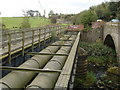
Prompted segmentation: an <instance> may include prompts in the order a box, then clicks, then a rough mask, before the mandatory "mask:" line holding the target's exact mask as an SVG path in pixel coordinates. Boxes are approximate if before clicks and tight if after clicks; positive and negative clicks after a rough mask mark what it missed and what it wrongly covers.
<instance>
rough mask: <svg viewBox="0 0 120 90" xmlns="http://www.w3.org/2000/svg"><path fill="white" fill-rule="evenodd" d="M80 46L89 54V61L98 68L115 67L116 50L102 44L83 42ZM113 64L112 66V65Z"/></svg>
mask: <svg viewBox="0 0 120 90" xmlns="http://www.w3.org/2000/svg"><path fill="white" fill-rule="evenodd" d="M80 46H81V47H82V48H84V49H85V50H86V51H87V52H88V54H89V57H88V61H89V62H92V63H95V64H96V65H97V66H106V65H107V66H108V67H109V66H113V65H115V64H116V62H117V60H116V52H115V50H113V49H111V48H109V47H107V46H105V45H103V44H100V43H93V44H89V43H84V42H81V43H80ZM111 63H112V64H111Z"/></svg>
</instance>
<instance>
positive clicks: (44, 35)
mask: <svg viewBox="0 0 120 90" xmlns="http://www.w3.org/2000/svg"><path fill="white" fill-rule="evenodd" d="M45 37H46V28H44V44H45Z"/></svg>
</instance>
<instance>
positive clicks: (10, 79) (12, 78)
mask: <svg viewBox="0 0 120 90" xmlns="http://www.w3.org/2000/svg"><path fill="white" fill-rule="evenodd" d="M60 43H61V42H60V41H58V42H55V43H54V44H55V45H59V44H60ZM59 48H60V46H49V47H47V48H45V49H44V50H42V51H41V53H55V52H56V51H58V49H59ZM52 56H53V55H47V56H46V55H45V56H44V55H35V56H33V57H32V58H30V59H29V60H27V61H26V62H24V63H23V64H21V65H20V66H19V67H20V68H42V67H43V66H44V65H45V64H46V63H47V62H48V60H49V59H50V58H51V57H52ZM35 75H36V74H35V73H33V72H22V71H21V72H20V71H12V72H10V73H9V74H7V75H6V76H4V77H3V78H2V79H0V86H2V87H3V88H8V89H10V88H24V87H25V86H26V85H27V84H28V83H29V82H30V81H31V80H32V78H33V77H34V76H35Z"/></svg>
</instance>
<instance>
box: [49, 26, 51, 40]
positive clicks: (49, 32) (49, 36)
mask: <svg viewBox="0 0 120 90" xmlns="http://www.w3.org/2000/svg"><path fill="white" fill-rule="evenodd" d="M50 36H51V28H50V27H49V42H50Z"/></svg>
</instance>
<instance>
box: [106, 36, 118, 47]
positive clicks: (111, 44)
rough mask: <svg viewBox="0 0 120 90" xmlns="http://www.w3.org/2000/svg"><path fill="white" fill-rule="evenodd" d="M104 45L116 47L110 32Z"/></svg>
mask: <svg viewBox="0 0 120 90" xmlns="http://www.w3.org/2000/svg"><path fill="white" fill-rule="evenodd" d="M104 45H107V46H108V47H111V48H112V49H116V47H115V43H114V40H113V38H112V36H111V35H110V34H108V35H107V36H106V37H105V40H104Z"/></svg>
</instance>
